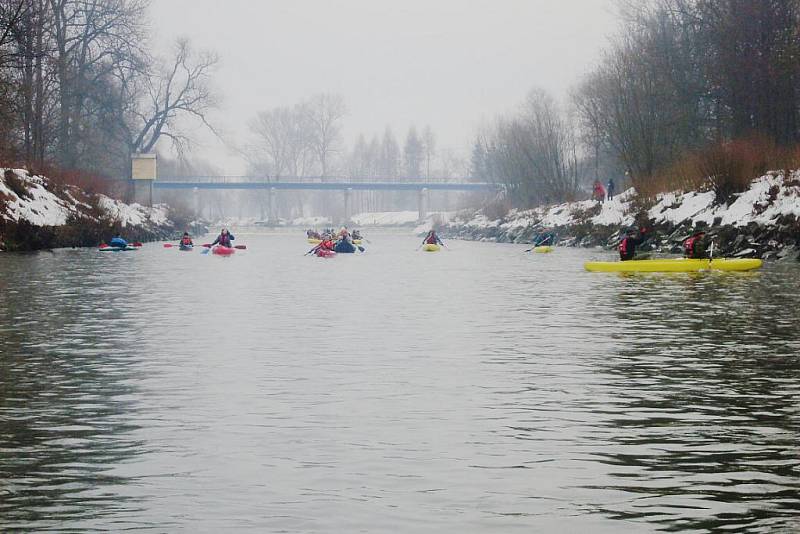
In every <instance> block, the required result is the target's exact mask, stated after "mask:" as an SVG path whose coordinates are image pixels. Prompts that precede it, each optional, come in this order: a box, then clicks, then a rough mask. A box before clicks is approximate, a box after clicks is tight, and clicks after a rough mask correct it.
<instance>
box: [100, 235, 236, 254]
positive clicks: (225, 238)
mask: <svg viewBox="0 0 800 534" xmlns="http://www.w3.org/2000/svg"><path fill="white" fill-rule="evenodd" d="M235 239H236V238H235V237H234V235H233V234H232V233H230V231H228V229H227V228H223V229H222V231H220V233H219V235H218V236H217V237H216V239H214V241H212V242H211V243H206V244H203V245H202V249H203V253H204V254H208V253H209V252H210V253H212V254H215V255H218V256H230V255H231V254H233V253H234V252H236V251H237V250H244V249H246V248H247V247H246V246H245V245H234V244H233V241H234V240H235ZM174 246H175V245H173V244H172V243H164V248H173V247H174ZM194 246H195V245H194V241H193V240H192V237H191V236H190V235H189V232H184V233H183V236H181V239H180V240H179V241H178V250H181V251H184V252H191V251H192V250H194ZM141 247H142V244H141V243H139V242H132V243H129V242H128V241H127V240H125V239H124V238H123V237H122V236H121V235H120V234H115V235H114V237H113V238H111V239H110V240H109V242H108V243H102V244H101V245H100V247H99V248H98V250H100V251H101V252H121V251H129V250H139V249H140V248H141Z"/></svg>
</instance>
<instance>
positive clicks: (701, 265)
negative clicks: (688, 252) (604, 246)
mask: <svg viewBox="0 0 800 534" xmlns="http://www.w3.org/2000/svg"><path fill="white" fill-rule="evenodd" d="M762 263H763V262H762V261H761V260H760V259H758V258H720V259H716V260H693V259H688V258H675V259H669V258H667V259H658V260H630V261H587V262H586V263H585V264H584V265H583V266H584V267H585V268H586V270H587V271H595V272H606V273H610V272H625V273H632V272H639V273H688V272H692V271H751V270H753V269H758V268H760V267H761V265H762Z"/></svg>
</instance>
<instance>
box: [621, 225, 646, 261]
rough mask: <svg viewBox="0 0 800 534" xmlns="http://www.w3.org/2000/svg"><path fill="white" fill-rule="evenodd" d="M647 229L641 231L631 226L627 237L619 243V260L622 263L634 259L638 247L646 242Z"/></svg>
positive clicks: (626, 233)
mask: <svg viewBox="0 0 800 534" xmlns="http://www.w3.org/2000/svg"><path fill="white" fill-rule="evenodd" d="M644 234H645V229H644V228H642V229H641V230H639V229H638V228H636V227H635V226H631V227H630V228H628V229H627V230H626V231H625V237H623V238H622V240H621V241H620V242H619V259H620V261H628V260H632V259H634V257H635V256H636V247H638V246H639V245H641V244H642V243H643V242H644V240H645V237H644Z"/></svg>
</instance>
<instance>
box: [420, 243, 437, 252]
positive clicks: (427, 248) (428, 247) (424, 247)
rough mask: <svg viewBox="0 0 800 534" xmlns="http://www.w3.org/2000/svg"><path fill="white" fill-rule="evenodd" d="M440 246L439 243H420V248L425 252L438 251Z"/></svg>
mask: <svg viewBox="0 0 800 534" xmlns="http://www.w3.org/2000/svg"><path fill="white" fill-rule="evenodd" d="M440 248H441V247H440V246H439V245H436V244H434V243H425V244H424V245H422V250H424V251H425V252H439V249H440Z"/></svg>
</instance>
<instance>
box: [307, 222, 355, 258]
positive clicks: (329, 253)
mask: <svg viewBox="0 0 800 534" xmlns="http://www.w3.org/2000/svg"><path fill="white" fill-rule="evenodd" d="M306 238H307V239H308V242H309V243H310V244H312V245H314V247H313V248H312V249H311V250H309V251H308V252H306V255H308V254H314V255H315V256H318V257H320V258H332V257H333V256H335V255H336V254H355V253H358V252H366V249H365V248H364V247H363V246H362V243H363V242H364V241H365V239H364V237H363V236H362V235H361V232H359V231H358V230H353V231H352V232H351V231H350V230H348V228H347V227H346V226H342V228H341V229H340V230H338V231H336V230H334V229H333V228H326V229H324V230H323V231H322V232H317V231H316V230H306Z"/></svg>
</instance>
